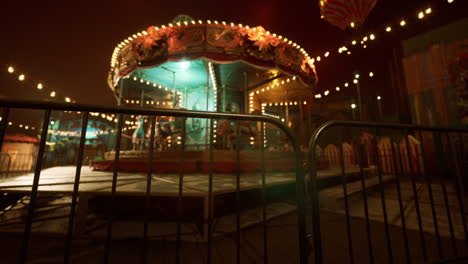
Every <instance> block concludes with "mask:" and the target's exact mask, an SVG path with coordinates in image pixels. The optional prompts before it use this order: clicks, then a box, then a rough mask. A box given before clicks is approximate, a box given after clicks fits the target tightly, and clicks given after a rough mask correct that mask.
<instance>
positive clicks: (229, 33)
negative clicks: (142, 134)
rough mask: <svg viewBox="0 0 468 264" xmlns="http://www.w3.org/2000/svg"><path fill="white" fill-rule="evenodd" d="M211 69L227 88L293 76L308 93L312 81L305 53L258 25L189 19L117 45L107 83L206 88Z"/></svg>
mask: <svg viewBox="0 0 468 264" xmlns="http://www.w3.org/2000/svg"><path fill="white" fill-rule="evenodd" d="M212 63H216V64H217V65H218V66H217V67H216V69H214V67H213V66H212V65H211V64H212ZM213 71H216V76H217V77H216V78H218V80H217V81H218V82H219V83H220V84H221V85H222V86H223V87H224V88H226V89H229V88H230V86H237V87H239V86H244V84H242V85H239V80H244V81H245V82H246V85H247V86H248V87H249V89H252V88H257V87H259V86H261V85H262V84H263V83H262V82H264V81H265V80H272V79H278V78H282V77H294V78H295V79H296V78H297V80H299V81H300V82H301V83H302V85H301V86H302V87H306V88H308V90H309V92H310V89H311V88H312V87H313V86H314V85H315V83H316V81H317V76H316V73H315V67H314V65H313V64H312V60H311V58H310V57H309V55H308V54H307V53H306V52H305V50H304V49H303V48H301V47H300V46H299V45H297V44H296V43H293V42H292V41H291V40H288V39H287V38H283V37H282V36H278V35H276V34H272V33H270V32H269V31H266V30H265V29H264V28H262V27H260V26H258V27H249V26H243V25H241V24H239V25H236V24H233V23H230V24H227V23H225V22H221V23H219V22H218V21H210V20H208V21H206V22H203V21H201V20H199V21H195V20H191V19H189V18H188V19H176V20H174V22H173V23H170V24H169V25H167V26H166V25H163V26H160V27H155V26H151V27H149V28H148V29H147V30H144V31H142V32H139V33H136V34H134V35H132V36H130V37H128V38H127V39H125V40H124V41H122V42H121V43H120V44H118V45H117V47H116V48H115V50H114V53H113V55H112V61H111V70H110V73H109V78H108V82H109V86H110V87H111V89H113V90H116V89H115V88H116V86H117V84H118V83H119V81H121V80H122V79H125V78H128V79H130V81H137V82H139V83H140V84H139V85H140V86H147V87H148V91H149V90H150V89H149V87H150V86H153V87H159V88H161V87H162V88H163V90H164V89H165V90H167V89H169V90H170V89H173V90H174V92H175V93H177V92H181V93H183V92H184V91H183V89H184V87H191V88H194V89H196V87H204V86H206V85H207V82H209V79H210V78H209V74H210V73H211V74H212V72H213ZM152 92H153V93H157V91H156V92H155V91H154V89H153V91H152ZM158 96H159V95H158ZM155 97H157V96H156V95H155Z"/></svg>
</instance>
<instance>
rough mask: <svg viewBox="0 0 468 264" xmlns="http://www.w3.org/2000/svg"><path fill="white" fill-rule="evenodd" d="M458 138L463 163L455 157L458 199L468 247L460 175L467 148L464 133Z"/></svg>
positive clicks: (467, 231)
mask: <svg viewBox="0 0 468 264" xmlns="http://www.w3.org/2000/svg"><path fill="white" fill-rule="evenodd" d="M458 139H459V141H460V142H459V146H460V161H461V164H459V163H458V159H457V158H455V160H456V161H455V162H456V167H457V168H456V170H457V173H456V177H457V179H456V182H455V184H454V185H455V188H456V190H457V199H458V206H459V207H460V214H461V219H462V223H463V233H464V234H465V243H466V247H468V229H467V226H466V217H465V207H464V204H463V198H462V191H461V190H460V186H463V181H462V176H461V175H460V172H461V171H462V170H463V167H462V166H463V160H464V159H463V157H464V155H465V154H466V153H464V151H465V149H464V144H463V135H462V134H461V133H460V134H459V135H458Z"/></svg>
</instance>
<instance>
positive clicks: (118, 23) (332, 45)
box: [0, 0, 466, 105]
mask: <svg viewBox="0 0 468 264" xmlns="http://www.w3.org/2000/svg"><path fill="white" fill-rule="evenodd" d="M458 1H463V0H458ZM435 2H443V0H433V1H421V0H412V1H407V0H380V1H379V2H378V3H377V5H376V7H375V8H374V10H373V11H372V12H371V14H370V16H369V18H368V20H367V22H366V23H365V25H364V29H363V31H366V32H367V31H370V30H373V29H374V28H381V27H382V26H383V25H384V24H385V23H384V22H385V21H395V20H398V19H399V17H402V16H404V15H408V14H411V16H413V18H414V16H415V15H416V13H415V11H416V10H418V9H421V8H426V7H427V6H431V4H432V3H435ZM465 2H466V1H465ZM0 12H1V15H0V32H1V41H0V63H1V64H2V71H1V72H0V95H1V96H2V97H5V96H7V97H13V98H16V99H32V100H44V99H48V94H46V93H45V92H43V91H38V90H37V89H35V87H34V86H32V84H31V83H29V84H28V83H20V82H18V81H17V80H16V79H13V78H12V76H11V75H8V73H7V72H6V68H5V66H6V65H14V66H15V67H16V68H18V69H20V70H21V71H22V72H24V73H26V75H27V77H28V76H33V77H34V78H35V79H36V80H40V81H43V82H44V84H45V85H46V86H47V88H50V89H54V90H56V91H57V93H59V94H62V95H66V96H70V97H72V98H73V99H74V100H76V101H77V102H78V103H88V104H106V105H114V104H115V99H114V97H113V95H112V93H111V91H110V89H109V88H108V86H107V84H106V77H107V73H108V70H109V64H110V57H111V54H112V51H113V49H114V47H115V45H116V44H118V43H119V42H120V41H121V40H123V39H124V38H126V37H127V36H129V35H131V34H133V33H136V32H138V31H141V30H143V29H146V28H147V27H148V26H150V25H161V24H167V23H169V22H171V21H172V19H173V18H174V17H175V16H176V15H178V14H187V15H190V16H192V17H193V18H195V19H202V20H205V19H211V20H218V21H226V22H234V23H242V24H246V25H250V26H256V25H262V26H263V27H265V28H266V29H267V30H269V31H271V32H274V33H277V34H281V35H283V36H285V37H287V38H289V39H291V40H293V41H295V42H296V43H298V44H299V45H301V46H302V47H303V48H304V49H305V50H306V51H307V52H308V53H309V54H310V55H311V56H313V57H314V56H317V55H323V53H324V52H325V51H327V50H329V49H331V50H334V51H336V49H337V48H338V47H339V45H340V44H341V43H342V42H343V41H344V40H350V39H351V38H352V36H354V35H356V32H355V31H350V30H346V31H341V30H340V29H338V28H337V27H335V26H332V25H330V24H329V23H328V22H326V21H323V20H321V19H320V13H319V8H318V1H317V0H300V1H246V0H242V1H229V2H227V1H223V2H221V1H174V0H172V1H131V3H130V1H106V2H104V1H73V2H69V1H57V2H56V1H26V2H25V1H4V2H3V3H2V6H1V8H0ZM445 16H447V14H445ZM431 23H437V22H434V21H433V22H431ZM375 49H376V47H374V51H372V48H370V49H369V53H367V54H365V53H363V54H356V55H353V56H348V57H347V58H344V57H345V56H335V57H333V56H331V57H330V58H329V59H328V60H327V61H326V62H323V63H319V64H317V71H318V74H319V79H320V82H319V86H318V88H317V89H318V90H324V89H325V88H326V87H331V88H332V87H334V86H335V84H336V83H338V82H342V81H343V80H349V79H350V78H351V76H352V69H354V68H359V67H361V68H364V69H363V71H364V70H367V69H372V68H373V67H378V65H379V64H381V65H383V64H384V63H383V62H382V61H381V60H379V59H378V58H377V57H375V54H378V50H375ZM335 53H336V52H335ZM383 68H385V67H383Z"/></svg>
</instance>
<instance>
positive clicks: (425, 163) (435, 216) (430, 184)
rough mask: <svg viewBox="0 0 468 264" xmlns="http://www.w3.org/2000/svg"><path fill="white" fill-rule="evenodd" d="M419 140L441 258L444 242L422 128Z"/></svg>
mask: <svg viewBox="0 0 468 264" xmlns="http://www.w3.org/2000/svg"><path fill="white" fill-rule="evenodd" d="M418 134H419V141H420V142H421V157H422V159H423V168H424V178H425V180H426V185H427V190H428V192H429V201H430V203H431V213H432V221H433V223H434V231H435V235H436V242H437V253H438V256H439V258H440V259H442V258H443V256H444V252H443V250H442V243H441V241H440V234H439V225H438V222H437V214H436V210H435V207H434V195H433V193H432V177H431V174H430V173H429V168H428V167H427V158H426V152H425V148H424V138H423V136H422V134H421V130H419V133H418Z"/></svg>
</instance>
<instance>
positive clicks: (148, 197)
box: [142, 116, 156, 264]
mask: <svg viewBox="0 0 468 264" xmlns="http://www.w3.org/2000/svg"><path fill="white" fill-rule="evenodd" d="M155 129H156V116H151V124H150V131H151V132H150V141H149V155H148V171H147V174H146V192H145V212H144V219H143V221H144V222H143V257H142V263H143V264H144V263H147V262H148V222H149V218H150V212H151V183H152V175H153V156H154V134H155V133H154V132H155Z"/></svg>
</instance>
